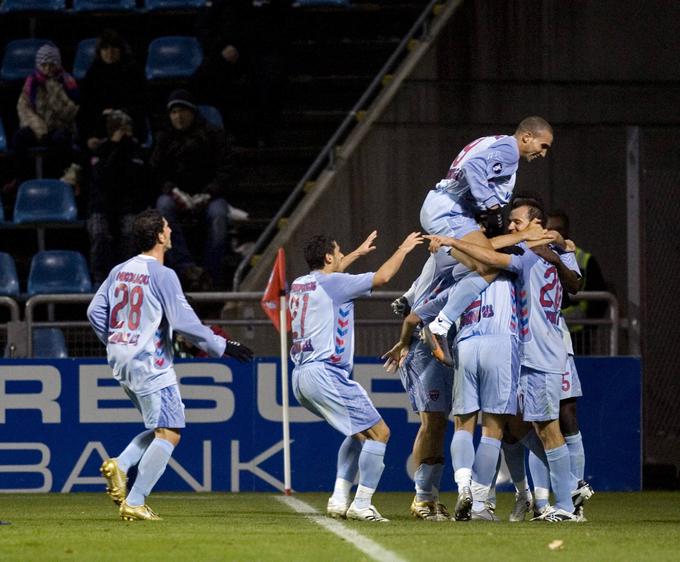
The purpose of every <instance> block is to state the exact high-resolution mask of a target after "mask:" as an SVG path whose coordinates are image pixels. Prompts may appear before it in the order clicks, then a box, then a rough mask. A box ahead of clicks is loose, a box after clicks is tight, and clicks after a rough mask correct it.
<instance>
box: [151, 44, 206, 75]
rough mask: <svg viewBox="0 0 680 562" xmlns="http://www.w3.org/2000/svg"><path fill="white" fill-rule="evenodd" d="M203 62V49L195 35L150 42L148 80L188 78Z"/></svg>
mask: <svg viewBox="0 0 680 562" xmlns="http://www.w3.org/2000/svg"><path fill="white" fill-rule="evenodd" d="M201 62H203V49H201V44H200V43H199V42H198V39H196V38H195V37H181V36H168V37H159V38H158V39H154V40H153V41H152V42H151V43H150V44H149V51H148V54H147V58H146V78H147V80H164V79H173V78H175V79H176V78H188V77H189V76H191V75H192V74H193V73H194V72H195V71H196V69H197V68H198V67H199V66H200V65H201Z"/></svg>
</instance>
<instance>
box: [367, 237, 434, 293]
mask: <svg viewBox="0 0 680 562" xmlns="http://www.w3.org/2000/svg"><path fill="white" fill-rule="evenodd" d="M424 241H425V240H424V239H423V236H422V234H420V232H411V234H409V235H408V236H407V237H406V238H405V239H404V241H403V242H402V243H401V244H400V246H399V247H398V248H397V251H396V252H394V254H392V256H391V257H390V258H389V259H388V260H387V261H386V262H385V263H384V264H382V265H381V266H380V268H379V269H378V271H376V272H375V275H373V285H372V286H373V288H374V289H375V288H376V287H381V286H382V285H385V284H386V283H387V282H388V281H389V280H390V279H392V277H394V276H395V275H396V273H397V271H399V268H401V265H402V264H403V263H404V258H405V257H406V256H407V255H408V253H409V252H410V251H411V250H413V248H415V247H416V246H418V245H419V244H422V243H423V242H424Z"/></svg>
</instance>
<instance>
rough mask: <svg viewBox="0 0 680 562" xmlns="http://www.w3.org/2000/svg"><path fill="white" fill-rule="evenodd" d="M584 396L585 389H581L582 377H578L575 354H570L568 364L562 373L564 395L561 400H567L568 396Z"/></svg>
mask: <svg viewBox="0 0 680 562" xmlns="http://www.w3.org/2000/svg"><path fill="white" fill-rule="evenodd" d="M579 396H583V390H581V379H579V378H578V371H577V370H576V364H575V363H574V356H573V355H569V356H568V357H567V366H566V368H565V371H564V374H563V375H562V395H561V397H560V400H566V399H567V398H578V397H579Z"/></svg>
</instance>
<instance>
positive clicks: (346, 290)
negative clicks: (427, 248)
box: [288, 231, 423, 522]
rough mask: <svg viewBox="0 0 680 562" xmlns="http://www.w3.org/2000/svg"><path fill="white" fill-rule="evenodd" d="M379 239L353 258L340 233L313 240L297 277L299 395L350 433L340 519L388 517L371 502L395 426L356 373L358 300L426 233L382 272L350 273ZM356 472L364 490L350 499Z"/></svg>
mask: <svg viewBox="0 0 680 562" xmlns="http://www.w3.org/2000/svg"><path fill="white" fill-rule="evenodd" d="M376 236H377V232H376V231H373V232H372V233H371V234H370V235H369V236H368V238H366V240H365V241H364V242H363V243H362V244H361V245H360V246H359V247H358V248H357V249H356V250H354V251H353V252H351V253H350V254H347V255H344V254H343V253H342V252H341V251H340V247H339V246H338V243H337V242H336V241H335V240H334V239H333V238H331V237H329V236H325V235H317V236H314V237H312V238H311V239H310V240H309V241H308V242H307V244H306V245H305V248H304V256H305V260H306V262H307V264H308V266H309V268H310V270H311V271H310V273H308V274H307V275H303V276H302V277H298V278H297V279H296V280H295V281H293V284H292V285H291V288H290V300H289V305H288V306H289V309H290V313H291V316H292V319H293V321H292V332H293V345H292V347H291V351H290V356H291V359H292V360H293V363H294V364H295V368H294V369H293V376H292V383H293V392H294V394H295V397H296V398H297V400H298V401H299V402H300V404H301V405H302V406H304V407H305V408H307V409H308V410H309V411H310V412H312V413H314V414H316V415H317V416H319V417H321V418H323V419H325V420H326V421H327V422H328V423H329V424H330V425H331V426H332V427H333V428H335V429H337V430H338V431H339V432H341V433H343V434H344V435H345V436H346V438H345V440H344V441H343V442H342V444H341V446H340V449H339V451H338V461H337V477H336V480H335V488H334V491H333V495H332V496H331V497H330V498H329V500H328V506H327V510H326V512H327V514H328V515H329V516H331V517H336V518H345V517H346V518H347V519H356V520H359V521H376V522H384V521H387V519H386V518H384V517H383V516H382V515H380V513H379V512H378V510H377V509H376V508H375V507H374V506H373V505H372V503H371V500H372V498H373V494H374V492H375V490H376V488H377V487H378V483H379V482H380V477H381V475H382V472H383V469H384V467H385V465H384V464H383V458H384V456H385V449H386V446H387V441H388V439H389V436H390V430H389V428H388V427H387V424H386V423H385V422H384V421H383V419H382V417H381V416H380V414H379V413H378V411H377V410H376V409H375V406H374V405H373V403H372V402H371V399H370V398H369V397H368V394H367V393H366V391H365V390H364V389H363V388H362V387H361V386H360V385H359V384H358V383H357V382H356V381H354V380H352V379H351V378H349V376H350V374H351V372H352V364H353V361H354V300H355V299H357V298H359V297H361V296H364V295H369V294H370V293H371V290H372V289H374V288H376V287H381V286H382V285H384V284H385V283H387V282H388V281H389V280H390V279H392V277H393V276H394V275H395V274H396V273H397V271H399V268H400V267H401V265H402V263H403V261H404V258H405V257H406V255H407V254H408V253H409V252H411V250H413V248H415V247H416V246H417V245H419V244H421V243H422V242H423V238H422V237H421V235H420V233H418V232H413V233H411V234H409V235H408V236H407V237H406V239H405V240H404V241H403V242H402V243H401V245H400V246H399V248H398V249H397V251H396V252H395V253H394V254H393V255H392V256H391V257H390V258H389V259H388V260H387V261H386V262H385V263H383V264H382V265H381V266H380V268H378V270H377V271H376V272H375V273H363V274H360V275H352V274H348V273H344V271H345V270H346V269H347V267H348V266H349V265H350V264H351V263H352V262H354V261H355V260H356V259H357V258H359V257H360V256H364V255H366V254H368V253H369V252H372V251H373V250H374V249H375V246H373V241H374V240H375V238H376ZM357 472H358V473H359V487H358V489H357V492H356V495H355V497H354V501H352V502H351V504H350V491H351V489H352V485H353V483H354V479H355V477H356V474H357Z"/></svg>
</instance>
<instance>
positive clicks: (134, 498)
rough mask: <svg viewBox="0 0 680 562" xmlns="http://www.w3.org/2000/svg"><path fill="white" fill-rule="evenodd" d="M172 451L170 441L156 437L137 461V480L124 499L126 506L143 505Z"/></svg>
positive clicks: (163, 470)
mask: <svg viewBox="0 0 680 562" xmlns="http://www.w3.org/2000/svg"><path fill="white" fill-rule="evenodd" d="M174 449H175V447H174V445H173V444H172V443H170V441H166V440H165V439H159V438H158V437H157V438H156V439H154V440H153V441H152V442H151V444H150V445H149V446H148V447H147V448H146V451H145V452H144V454H143V455H142V458H141V460H140V461H139V469H138V473H137V480H135V485H134V486H133V487H132V490H130V494H129V495H128V497H127V498H126V501H127V504H128V505H130V506H138V505H144V502H145V500H146V497H147V496H148V495H149V494H150V493H151V490H152V488H153V487H154V485H155V484H156V482H158V479H159V478H160V477H161V475H162V474H163V473H164V472H165V467H166V466H167V465H168V461H169V460H170V456H171V455H172V451H173V450H174Z"/></svg>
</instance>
